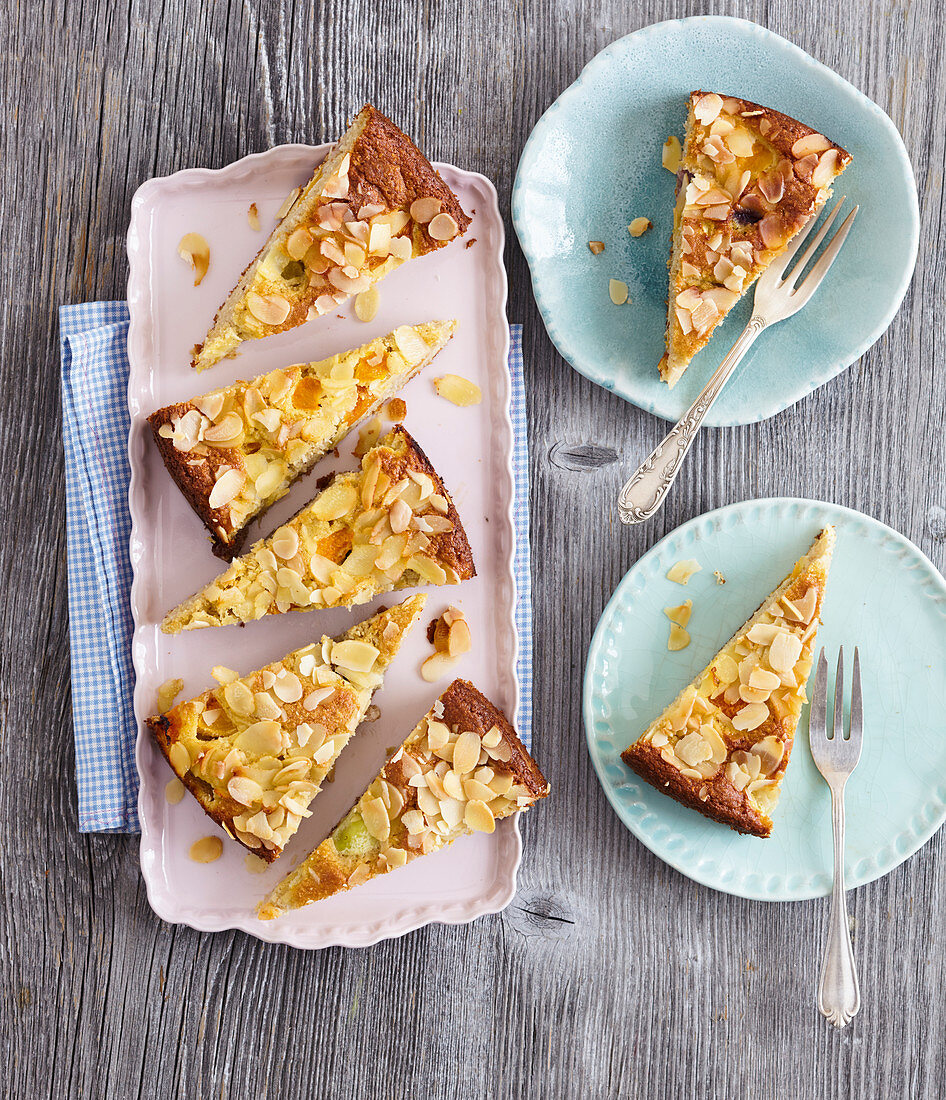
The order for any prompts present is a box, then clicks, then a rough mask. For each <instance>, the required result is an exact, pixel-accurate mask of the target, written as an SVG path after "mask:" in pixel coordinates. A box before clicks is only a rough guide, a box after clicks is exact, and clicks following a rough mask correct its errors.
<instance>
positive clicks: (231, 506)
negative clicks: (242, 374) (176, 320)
mask: <svg viewBox="0 0 946 1100" xmlns="http://www.w3.org/2000/svg"><path fill="white" fill-rule="evenodd" d="M456 326H457V322H456V321H429V322H427V323H426V324H422V325H401V326H400V328H396V329H395V330H394V331H393V332H390V333H388V335H387V336H381V337H379V338H378V339H376V340H372V341H371V342H370V343H368V344H364V345H363V346H362V347H360V348H355V349H353V350H351V351H345V352H341V353H340V354H338V355H333V356H331V357H330V358H328V359H323V360H321V361H320V362H317V363H299V364H296V365H295V366H291V367H285V368H282V369H280V370H274V371H270V372H269V374H263V375H260V376H259V377H258V378H254V379H253V380H252V381H250V382H240V381H238V382H234V383H233V385H232V386H225V387H223V388H222V389H219V390H214V391H213V392H212V393H208V394H204V395H203V396H202V397H194V398H192V399H191V400H190V401H181V402H178V403H177V404H176V405H168V406H167V407H166V408H163V409H158V411H157V412H155V413H152V414H151V416H149V417H148V423H149V424H150V425H151V430H152V432H153V433H154V439H155V442H156V443H157V445H158V449H159V451H160V452H161V457H162V458H163V459H164V465H165V466H166V467H167V469H168V473H170V475H171V477H173V478H174V480H175V481H176V482H177V485H178V488H180V490H181V492H182V493H183V494H184V496H185V497H186V498H187V500H188V501H189V503H190V505H191V507H192V508H193V509H194V511H195V512H196V513H197V515H198V516H200V518H201V519H202V520H203V522H204V524H205V525H206V527H207V529H208V530H209V531H210V534H211V536H212V540H213V552H214V553H215V554H216V555H217V557H220V558H224V559H225V560H227V561H230V560H231V559H232V558H233V556H234V554H237V553H239V551H240V548H241V546H242V544H243V541H244V539H245V537H246V527H247V525H248V524H249V523H251V522H252V521H253V520H254V519H256V518H257V516H259V515H260V514H261V513H262V512H264V511H265V510H266V509H267V508H268V507H269V506H270V505H271V504H275V502H276V501H277V500H279V499H280V498H281V497H283V496H285V495H286V493H287V492H288V491H289V489H290V487H291V486H292V483H293V482H294V481H295V479H296V478H297V477H299V476H300V475H302V474H304V473H307V472H308V471H309V470H310V469H311V468H312V466H314V465H315V463H316V462H318V460H319V459H320V458H322V457H323V456H324V455H326V454H328V452H329V451H331V450H332V449H333V448H334V447H336V446H337V445H338V444H339V442H340V441H341V440H342V439H343V438H344V437H345V436H346V435H347V434H348V432H349V431H350V430H351V429H352V428H353V427H354V426H355V425H356V424H357V423H358V421H360V420H363V419H364V418H365V417H367V416H370V415H371V414H372V413H374V412H375V411H376V410H377V409H378V407H379V406H380V405H381V404H383V403H384V402H385V401H387V399H388V398H389V397H391V395H392V394H394V393H397V391H398V390H399V389H400V388H401V386H403V385H404V384H405V383H407V382H409V381H410V380H411V379H412V378H413V377H414V375H415V374H417V373H418V372H419V371H421V370H423V368H424V367H426V366H427V364H428V363H430V362H431V360H432V359H433V358H434V357H435V356H436V355H437V353H438V352H439V351H441V350H442V349H443V348H444V347H445V345H446V344H447V342H448V341H449V340H450V338H451V337H452V336H453V333H454V331H455V330H456Z"/></svg>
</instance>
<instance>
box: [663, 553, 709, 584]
mask: <svg viewBox="0 0 946 1100" xmlns="http://www.w3.org/2000/svg"><path fill="white" fill-rule="evenodd" d="M702 568H703V566H702V565H700V563H699V562H698V561H696V560H695V559H693V558H686V559H684V560H683V561H678V562H675V563H674V564H673V565H671V566H670V568H669V569H668V570H667V580H668V581H675V582H676V583H677V584H686V583H687V582H688V581H689V579H690V577H692V576H693V575H694V574H695V573H699V572H700V570H701V569H702Z"/></svg>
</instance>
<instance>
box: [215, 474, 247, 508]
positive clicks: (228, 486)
mask: <svg viewBox="0 0 946 1100" xmlns="http://www.w3.org/2000/svg"><path fill="white" fill-rule="evenodd" d="M245 483H246V474H245V472H244V471H243V470H227V472H226V473H225V474H224V475H223V477H220V478H218V479H217V480H216V482H214V487H213V488H212V489H211V490H210V496H209V497H208V498H207V504H208V505H209V506H210V507H211V508H223V507H224V506H225V505H227V504H229V503H230V501H231V500H233V499H234V498H235V497H237V496H238V495H239V493H240V490H241V489H242V488H243V486H244V484H245Z"/></svg>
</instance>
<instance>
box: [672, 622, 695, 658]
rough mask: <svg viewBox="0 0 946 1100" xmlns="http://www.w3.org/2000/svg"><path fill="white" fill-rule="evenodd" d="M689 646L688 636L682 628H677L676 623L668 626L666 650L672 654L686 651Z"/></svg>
mask: <svg viewBox="0 0 946 1100" xmlns="http://www.w3.org/2000/svg"><path fill="white" fill-rule="evenodd" d="M689 644H690V635H689V634H688V633H687V632H686V631H685V630H684V629H683V627H682V626H677V624H676V623H671V624H670V637H669V638H668V639H667V649H669V650H670V651H671V652H672V653H675V652H677V651H678V650H680V649H686V647H687V646H688V645H689Z"/></svg>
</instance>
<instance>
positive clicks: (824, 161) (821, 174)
mask: <svg viewBox="0 0 946 1100" xmlns="http://www.w3.org/2000/svg"><path fill="white" fill-rule="evenodd" d="M840 159H841V154H840V153H839V152H838V151H837V149H828V151H827V152H825V153H822V154H821V159H820V160H819V161H818V167H817V168H816V169H815V170H814V172H812V173H811V183H812V186H813V187H827V185H828V184H829V183H830V182H831V181H832V180H833V179H834V177H835V175H836V173H837V170H838V161H839V160H840Z"/></svg>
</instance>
